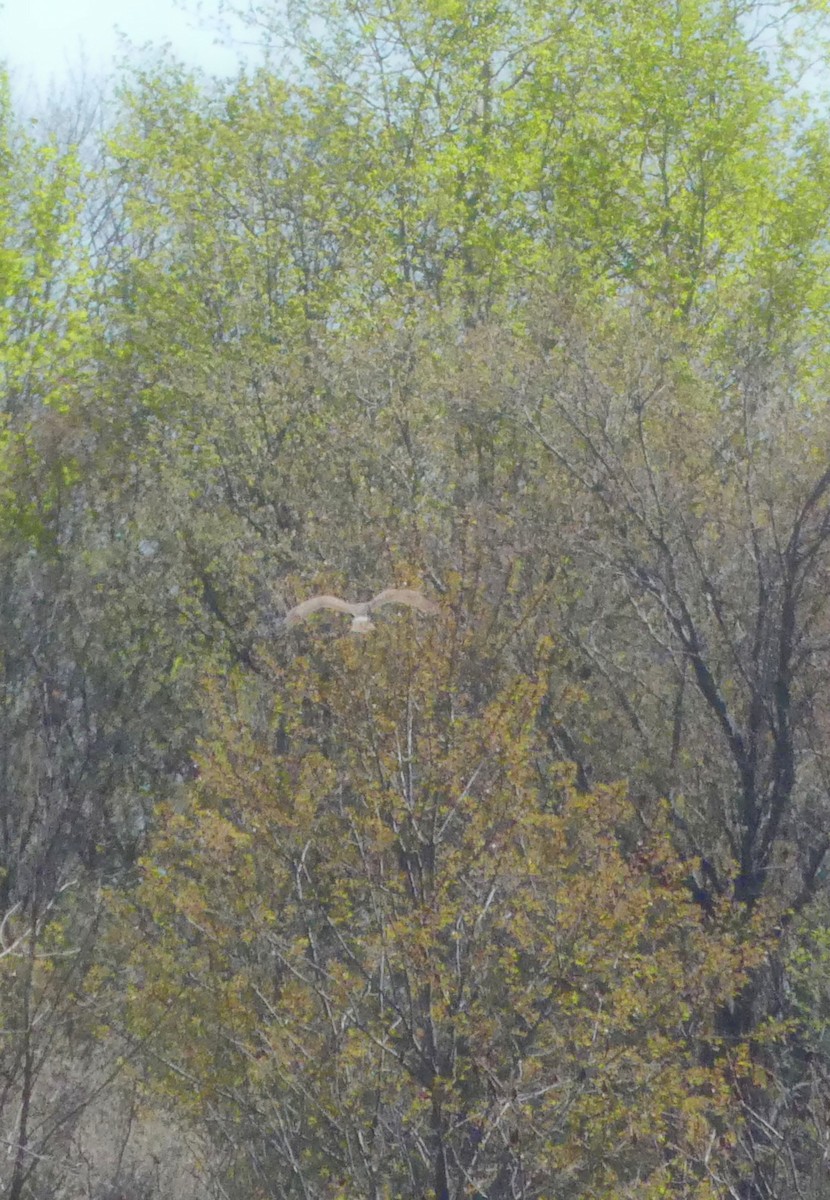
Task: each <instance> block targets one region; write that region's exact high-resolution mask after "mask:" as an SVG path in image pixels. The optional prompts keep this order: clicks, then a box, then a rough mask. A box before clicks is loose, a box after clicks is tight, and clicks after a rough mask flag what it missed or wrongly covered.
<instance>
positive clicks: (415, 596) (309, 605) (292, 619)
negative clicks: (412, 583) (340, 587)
mask: <svg viewBox="0 0 830 1200" xmlns="http://www.w3.org/2000/svg"><path fill="white" fill-rule="evenodd" d="M384 604H408V605H409V607H410V608H417V609H420V611H421V612H424V613H430V614H432V615H434V614H435V613H437V612H439V611H440V610H439V606H438V605H437V604H436V603H435V601H434V600H430V599H428V598H427V597H426V596H425V595H424V594H423V593H422V592H413V591H411V590H410V589H409V588H386V589H385V591H382V592H378V594H377V596H373V597H372V599H371V600H365V601H364V602H363V603H362V604H350V603H349V601H348V600H340V599H339V597H337V596H312V597H311V599H310V600H303V602H302V604H297V605H295V607H294V608H291V609H289V611H288V612H287V613H286V614H285V623H286V625H296V624H297V622H298V621H302V620H304V618H305V617H307V616H308V615H309V614H310V613H314V612H318V611H319V609H321V608H333V609H334V610H335V611H336V612H344V613H349V614H350V616H351V618H352V626H351V631H350V632H351V633H369V631H370V630H371V629H372V628H374V627H373V625H372V620H371V616H370V614H371V613H373V612H374V611H375V609H376V608H382V607H383V605H384Z"/></svg>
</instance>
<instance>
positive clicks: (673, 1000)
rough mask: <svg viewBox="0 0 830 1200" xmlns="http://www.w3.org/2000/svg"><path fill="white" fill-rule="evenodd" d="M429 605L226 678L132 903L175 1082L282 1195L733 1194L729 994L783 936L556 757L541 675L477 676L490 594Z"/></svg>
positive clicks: (145, 1007) (305, 639)
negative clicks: (420, 620)
mask: <svg viewBox="0 0 830 1200" xmlns="http://www.w3.org/2000/svg"><path fill="white" fill-rule="evenodd" d="M481 615H482V616H483V615H484V614H481ZM414 621H415V617H414V616H413V617H412V618H409V617H405V618H404V619H403V620H401V621H398V622H392V623H389V624H387V625H386V626H385V627H384V628H383V629H382V630H379V631H378V633H377V636H374V635H373V637H372V638H371V639H363V640H361V641H360V642H358V641H357V640H356V639H350V638H349V637H336V635H335V637H334V638H333V637H332V633H331V632H327V629H326V626H325V618H324V619H323V622H322V623H321V625H320V627H316V628H315V629H314V630H313V631H311V632H306V633H305V634H303V635H293V634H292V635H291V636H292V637H293V636H296V637H300V638H301V639H302V643H303V644H304V646H305V652H304V653H294V654H293V655H291V656H290V657H289V656H283V655H282V654H281V655H280V659H283V658H284V657H286V658H288V661H282V662H281V661H280V659H273V660H272V661H271V671H272V672H273V674H272V675H271V677H270V678H269V679H268V681H267V682H265V681H264V680H263V679H262V678H257V677H251V676H250V675H245V674H241V673H237V674H236V676H235V677H234V678H233V679H232V680H230V681H229V682H228V683H227V685H223V684H222V683H221V682H220V681H218V680H217V681H215V682H214V683H213V684H212V686H211V694H212V706H213V709H214V724H213V726H212V728H211V731H210V734H209V735H208V737H207V738H206V740H205V743H204V745H203V749H202V753H201V755H200V768H201V778H200V781H199V783H198V785H197V787H196V789H195V790H194V792H193V794H192V795H191V797H190V798H189V800H188V801H187V803H185V804H184V805H183V806H178V808H177V810H174V809H172V808H169V809H167V810H165V812H164V813H163V814H162V816H161V820H160V824H159V828H158V832H157V836H156V838H155V839H154V841H153V843H152V846H151V848H150V851H149V853H148V855H147V856H146V858H145V859H144V862H143V879H142V882H141V884H140V886H139V888H138V890H137V892H136V894H135V897H134V900H133V901H131V902H129V903H128V904H126V906H124V907H123V908H122V909H121V910H120V911H121V916H122V919H123V920H124V921H125V922H127V923H131V924H133V925H134V924H135V923H136V922H139V923H140V927H141V928H142V929H143V930H144V931H146V932H147V935H148V937H149V944H148V943H147V942H145V941H144V940H143V937H142V943H141V946H140V947H138V946H137V956H136V958H135V961H134V965H133V967H132V972H133V978H134V981H135V984H134V986H135V989H136V990H135V993H134V1000H133V1003H132V1005H131V1022H132V1027H133V1029H134V1031H135V1032H136V1033H137V1034H138V1035H140V1036H144V1035H145V1034H149V1033H150V1031H155V1034H154V1042H153V1054H154V1056H155V1061H156V1063H157V1066H158V1070H159V1072H160V1077H161V1079H162V1080H163V1081H164V1087H165V1089H166V1091H167V1092H168V1093H169V1094H172V1095H175V1096H176V1101H177V1103H178V1104H185V1105H186V1106H187V1107H188V1109H189V1111H190V1112H191V1113H192V1115H193V1117H194V1118H195V1119H196V1120H197V1121H201V1122H202V1123H203V1124H204V1125H205V1126H206V1127H207V1128H208V1129H209V1130H210V1132H211V1135H212V1136H213V1137H214V1138H217V1139H221V1140H222V1141H223V1142H224V1143H225V1144H227V1145H228V1146H229V1147H230V1150H231V1151H232V1154H233V1173H234V1179H235V1180H236V1181H237V1183H238V1185H239V1186H242V1187H243V1189H244V1188H246V1187H247V1188H250V1189H252V1190H253V1191H254V1192H255V1194H258V1195H263V1196H270V1195H272V1196H277V1195H279V1196H293V1195H298V1196H299V1195H302V1196H306V1197H311V1196H315V1197H316V1196H320V1197H322V1196H327V1197H335V1196H347V1195H348V1196H377V1195H387V1194H389V1195H399V1194H402V1193H404V1192H405V1193H407V1194H412V1195H424V1196H427V1195H429V1196H433V1197H436V1198H437V1197H442V1198H448V1197H457V1196H461V1195H470V1196H474V1195H487V1196H491V1197H520V1196H521V1197H532V1196H542V1195H549V1194H551V1190H554V1191H555V1190H557V1189H561V1188H567V1190H568V1192H569V1194H570V1195H574V1196H581V1195H585V1196H587V1195H591V1196H608V1197H610V1196H612V1195H613V1196H626V1195H631V1196H634V1195H638V1196H640V1195H642V1196H655V1197H656V1196H658V1195H664V1194H665V1192H666V1189H667V1188H670V1189H671V1190H672V1194H675V1195H683V1196H689V1197H692V1196H696V1197H697V1196H699V1197H703V1196H707V1197H709V1196H715V1195H719V1194H721V1192H720V1191H719V1184H718V1163H719V1158H720V1156H721V1154H722V1152H723V1150H724V1148H726V1147H727V1146H728V1144H729V1143H730V1141H731V1138H732V1134H731V1133H730V1134H727V1136H726V1138H725V1140H721V1139H722V1135H723V1133H724V1131H725V1130H726V1129H727V1128H728V1127H729V1126H728V1124H724V1122H728V1119H729V1103H730V1100H729V1095H730V1093H729V1088H728V1086H727V1080H728V1078H729V1074H730V1072H732V1071H734V1072H737V1073H738V1074H740V1073H741V1071H742V1069H743V1068H742V1062H743V1061H744V1060H743V1058H742V1055H744V1054H745V1051H742V1050H741V1048H740V1047H739V1046H738V1045H734V1046H731V1047H730V1048H729V1052H728V1055H727V1057H726V1058H725V1059H721V1058H720V1042H719V1039H718V1035H717V1032H716V1027H715V1026H716V1017H717V1011H718V1007H719V1005H720V1004H722V1003H724V1002H725V1001H726V999H727V997H728V996H730V995H731V994H733V992H734V990H735V989H736V988H737V987H739V986H740V981H741V980H742V979H743V978H744V977H745V972H746V970H747V969H748V967H749V966H750V965H751V963H752V962H753V961H754V956H755V954H756V953H760V952H761V951H760V949H759V950H756V951H751V950H749V949H748V948H744V949H743V950H739V949H738V947H737V945H736V942H735V940H734V935H733V934H731V933H730V932H729V929H728V925H729V921H728V919H725V923H724V922H723V921H722V920H721V917H720V916H719V917H718V924H717V931H716V930H715V929H714V928H712V929H707V928H705V927H704V919H703V917H702V915H701V913H700V912H699V910H698V909H697V908H696V907H695V906H694V905H693V904H692V903H691V901H690V899H689V897H688V893H687V891H686V888H685V884H684V875H685V871H684V869H683V868H682V867H681V868H680V869H678V864H677V862H676V860H675V859H674V858H673V856H672V853H671V850H670V845H669V842H668V840H667V836H666V832H665V831H664V830H663V831H661V830H659V829H657V828H655V830H654V831H653V832H651V833H650V834H646V835H644V836H643V838H642V840H641V842H640V844H639V846H638V848H637V853H636V854H635V855H634V856H633V857H632V858H631V859H630V860H626V858H625V857H624V856H623V855H622V853H621V851H620V847H619V844H618V842H617V840H616V833H615V830H616V829H618V828H619V827H620V825H621V823H623V822H624V821H626V820H628V819H630V817H631V813H630V810H628V802H627V800H626V796H625V791H624V789H623V788H621V787H618V786H617V787H613V786H611V787H600V788H598V789H596V790H595V791H593V792H592V793H582V792H579V791H577V790H575V789H574V787H573V786H572V782H571V778H570V773H569V771H568V770H567V769H562V768H560V769H559V770H558V771H556V770H553V769H552V768H551V767H550V766H549V764H548V762H547V756H546V753H545V751H544V746H543V743H542V742H540V739H539V734H538V715H539V705H540V699H541V695H542V694H543V691H544V688H543V687H542V686H541V685H540V682H539V679H534V678H530V677H519V676H513V677H512V678H510V679H508V680H507V681H506V682H505V684H504V686H503V687H500V688H496V689H495V694H494V695H493V697H492V699H491V701H490V702H489V703H485V704H479V705H476V704H475V703H474V702H473V701H472V700H471V699H470V693H469V691H468V685H469V683H470V681H471V680H472V679H473V678H474V676H475V674H476V670H477V667H476V662H475V660H474V659H471V657H470V650H471V648H472V646H473V645H474V643H475V640H476V637H477V636H478V635H477V634H476V633H475V631H473V630H470V631H469V632H467V633H465V632H464V630H463V624H464V614H463V612H462V611H460V610H459V611H456V612H449V611H448V612H447V613H446V620H445V624H444V628H443V629H441V630H432V629H430V630H427V631H425V632H423V633H421V632H420V631H418V632H415V631H414V630H413V628H412V623H411V622H414ZM505 632H506V631H505ZM297 649H300V647H297ZM547 656H548V651H547V649H546V648H544V647H540V658H539V660H538V662H539V666H540V667H543V666H544V664H545V663H546V662H547ZM552 771H553V773H551V772H552ZM120 936H122V937H123V933H122V934H121V935H120ZM173 1017H175V1020H173ZM243 1181H247V1182H243Z"/></svg>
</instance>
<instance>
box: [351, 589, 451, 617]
mask: <svg viewBox="0 0 830 1200" xmlns="http://www.w3.org/2000/svg"><path fill="white" fill-rule="evenodd" d="M384 604H408V605H409V607H410V608H418V609H420V610H421V612H425V613H431V614H433V615H434V614H435V613H437V612H440V611H441V609H440V605H438V604H436V603H435V601H434V600H430V599H429V597H428V596H425V595H424V594H423V592H414V591H412V590H411V589H410V588H385V589H384V590H383V591H382V592H378V594H377V596H373V597H372V599H371V600H370V601H369V604H368V608H369V612H374V610H375V609H376V608H381V607H382V606H383V605H384Z"/></svg>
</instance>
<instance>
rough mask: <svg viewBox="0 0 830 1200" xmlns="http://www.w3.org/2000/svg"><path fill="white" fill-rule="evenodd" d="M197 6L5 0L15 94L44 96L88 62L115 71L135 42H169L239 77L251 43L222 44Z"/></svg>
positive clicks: (0, 8)
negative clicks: (196, 13)
mask: <svg viewBox="0 0 830 1200" xmlns="http://www.w3.org/2000/svg"><path fill="white" fill-rule="evenodd" d="M192 8H193V5H191V12H190V13H187V12H183V11H182V9H181V8H180V7H178V6H177V5H176V4H175V3H174V0H0V60H2V61H3V62H4V63H5V65H6V66H7V68H8V69H9V71H10V73H11V75H12V82H13V84H14V87H15V91H17V92H20V91H34V92H36V93H37V94H38V95H41V96H44V95H46V94H47V93H48V92H49V91H50V89H51V88H53V87H55V88H57V89H60V87H61V85H62V84H65V83H66V82H67V81H68V79H69V78H70V77H72V76H73V75H74V76H76V77H77V76H78V75H79V74H80V64H81V62H82V61H85V63H86V70H87V72H88V73H89V74H91V75H98V74H101V73H103V74H107V73H108V72H109V71H110V70H111V69H112V68H113V67H114V65H115V64H116V62H117V61H118V60H119V59H121V58H122V57H123V55H124V52H125V51H127V50H129V44H130V43H132V44H133V45H134V46H136V47H137V46H142V45H144V44H145V43H147V42H150V43H152V44H153V45H154V46H162V45H164V44H165V43H169V45H170V47H171V48H172V50H173V52H174V54H175V55H176V56H177V57H178V58H181V59H183V60H184V61H185V62H186V63H187V64H188V65H191V66H198V67H202V68H204V70H206V71H207V72H209V73H210V74H217V75H228V74H232V73H233V72H234V71H235V69H236V67H237V64H238V62H239V58H240V54H245V53H246V51H245V49H244V47H236V48H234V47H233V46H231V45H228V44H227V43H226V44H225V45H216V44H214V43H215V41H216V37H217V35H216V33H215V32H213V31H211V30H210V29H205V28H200V27H199V25H198V23H197V21H196V18H195V17H194V16H193V15H192ZM119 33H120V34H122V35H124V36H125V37H126V38H127V39H128V42H126V43H125V42H124V40H123V38H122V37H120V36H119ZM247 53H248V54H250V53H251V52H250V51H247Z"/></svg>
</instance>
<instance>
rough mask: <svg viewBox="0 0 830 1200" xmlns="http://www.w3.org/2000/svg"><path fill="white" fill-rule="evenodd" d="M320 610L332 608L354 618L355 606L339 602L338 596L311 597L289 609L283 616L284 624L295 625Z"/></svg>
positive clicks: (345, 601) (346, 602) (346, 601)
mask: <svg viewBox="0 0 830 1200" xmlns="http://www.w3.org/2000/svg"><path fill="white" fill-rule="evenodd" d="M321 608H333V609H335V610H336V611H337V612H344V613H350V614H351V616H354V615H355V609H356V608H357V605H355V604H349V602H348V600H341V599H340V598H339V597H338V596H312V597H311V599H310V600H303V602H302V604H295V605H294V607H293V608H289V610H288V612H287V613H286V614H285V623H286V625H295V624H296V623H297V622H298V621H302V620H303V619H304V618H305V617H307V616H308V615H309V614H310V613H314V612H318V611H319V610H320V609H321Z"/></svg>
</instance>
